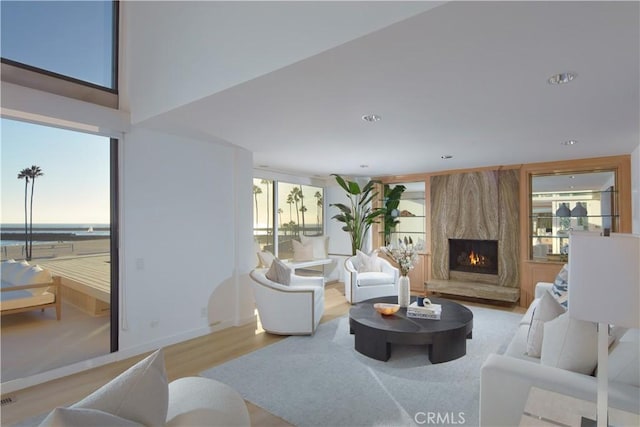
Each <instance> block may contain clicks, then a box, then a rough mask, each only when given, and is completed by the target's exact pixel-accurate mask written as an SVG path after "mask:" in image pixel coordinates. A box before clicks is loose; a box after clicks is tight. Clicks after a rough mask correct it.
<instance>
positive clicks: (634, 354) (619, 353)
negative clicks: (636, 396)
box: [608, 329, 640, 387]
mask: <svg viewBox="0 0 640 427" xmlns="http://www.w3.org/2000/svg"><path fill="white" fill-rule="evenodd" d="M608 363H609V365H608V366H609V381H616V382H620V383H624V384H629V385H633V386H636V387H640V329H629V331H627V333H625V334H624V335H623V336H622V338H620V340H619V341H618V342H617V343H616V344H615V345H614V347H613V348H612V349H611V353H609V362H608Z"/></svg>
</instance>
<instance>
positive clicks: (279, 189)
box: [253, 178, 324, 259]
mask: <svg viewBox="0 0 640 427" xmlns="http://www.w3.org/2000/svg"><path fill="white" fill-rule="evenodd" d="M253 195H254V215H253V217H254V237H255V241H256V243H257V244H258V246H259V249H260V250H268V251H270V252H272V253H274V254H275V255H276V256H278V257H279V258H282V259H287V258H292V257H293V244H292V243H291V241H292V240H300V236H301V235H304V236H317V235H321V234H323V230H324V225H323V224H324V217H323V206H324V205H323V197H324V190H323V188H322V187H316V186H313V185H301V184H293V183H289V182H283V181H270V180H265V179H260V178H255V179H254V180H253ZM274 207H275V209H274Z"/></svg>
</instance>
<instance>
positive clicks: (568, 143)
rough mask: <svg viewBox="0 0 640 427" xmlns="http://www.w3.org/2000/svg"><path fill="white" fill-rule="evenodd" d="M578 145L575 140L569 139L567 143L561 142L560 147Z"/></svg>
mask: <svg viewBox="0 0 640 427" xmlns="http://www.w3.org/2000/svg"><path fill="white" fill-rule="evenodd" d="M577 143H578V141H576V140H575V139H569V140H567V141H562V142H561V144H562V145H576V144H577Z"/></svg>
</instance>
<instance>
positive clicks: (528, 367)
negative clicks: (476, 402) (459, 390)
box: [480, 354, 640, 426]
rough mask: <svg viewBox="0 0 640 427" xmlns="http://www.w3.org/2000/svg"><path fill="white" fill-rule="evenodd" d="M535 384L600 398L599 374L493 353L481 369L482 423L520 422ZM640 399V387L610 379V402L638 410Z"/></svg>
mask: <svg viewBox="0 0 640 427" xmlns="http://www.w3.org/2000/svg"><path fill="white" fill-rule="evenodd" d="M533 386H535V387H538V388H540V389H543V390H549V391H554V392H557V393H561V394H565V395H568V396H573V397H575V398H578V399H582V400H587V401H592V402H595V401H596V400H597V379H596V378H595V377H591V376H589V375H584V374H579V373H576V372H572V371H567V370H565V369H560V368H554V367H551V366H545V365H540V364H537V363H533V362H530V361H527V360H521V359H517V358H515V357H509V356H504V355H498V354H491V355H489V357H488V358H487V360H486V361H485V362H484V364H483V365H482V368H481V371H480V425H481V426H513V425H518V424H519V423H520V418H521V416H522V412H523V410H524V407H525V404H526V402H527V398H528V396H529V390H530V389H531V387H533ZM639 399H640V389H639V388H638V387H634V386H630V385H626V384H622V383H617V382H610V384H609V406H612V407H614V408H618V409H622V410H625V411H630V412H634V413H637V412H638V403H637V402H638V401H639Z"/></svg>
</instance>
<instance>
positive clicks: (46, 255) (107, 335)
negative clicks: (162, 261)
mask: <svg viewBox="0 0 640 427" xmlns="http://www.w3.org/2000/svg"><path fill="white" fill-rule="evenodd" d="M1 124H2V161H1V162H2V195H1V199H2V200H1V202H2V208H1V215H2V217H1V218H2V219H1V225H0V228H1V237H2V246H1V249H2V250H1V258H2V260H3V262H4V261H7V260H10V259H13V260H16V261H26V262H28V263H29V264H30V265H38V266H40V267H41V268H43V269H47V270H49V271H51V273H52V274H53V275H55V276H58V277H60V280H61V284H62V286H61V288H62V289H61V292H60V295H59V296H58V297H60V298H61V299H62V310H61V313H62V314H61V319H60V320H57V319H56V314H55V310H53V309H45V310H44V311H40V310H33V311H26V312H23V313H16V314H9V315H5V316H3V317H2V326H1V328H2V334H1V340H2V342H1V348H2V382H5V381H8V380H12V379H17V378H21V377H25V376H30V375H34V374H38V373H40V372H44V371H47V370H50V369H55V368H59V367H62V366H66V365H69V364H72V363H75V362H80V361H82V360H86V359H90V358H93V357H97V356H100V355H104V354H107V353H109V352H111V351H115V350H117V327H116V326H117V278H118V265H117V260H118V257H117V250H118V247H117V204H116V201H117V179H116V178H117V140H113V139H111V138H108V137H103V136H96V135H90V134H86V133H81V132H74V131H69V130H63V129H58V128H52V127H48V126H41V125H35V124H30V123H25V122H18V121H13V120H7V119H2V123H1ZM3 286H4V284H3ZM3 302H4V301H3ZM112 319H113V320H112ZM112 325H113V326H114V327H113V328H112Z"/></svg>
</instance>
